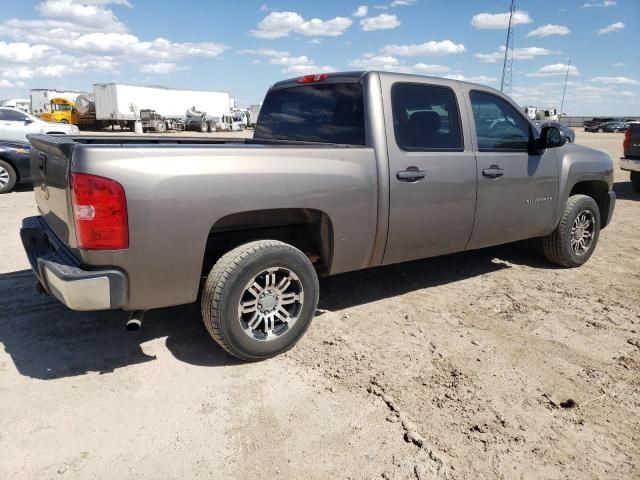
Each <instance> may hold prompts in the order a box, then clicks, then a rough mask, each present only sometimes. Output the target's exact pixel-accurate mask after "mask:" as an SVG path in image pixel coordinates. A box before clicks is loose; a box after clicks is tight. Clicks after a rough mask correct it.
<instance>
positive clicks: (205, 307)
mask: <svg viewBox="0 0 640 480" xmlns="http://www.w3.org/2000/svg"><path fill="white" fill-rule="evenodd" d="M274 247H275V248H280V249H282V250H285V251H288V252H290V253H293V254H294V255H295V254H296V253H300V254H302V252H300V251H299V250H298V249H296V248H295V247H292V246H291V245H289V244H287V243H284V242H280V241H278V240H257V241H253V242H249V243H245V244H244V245H240V246H239V247H236V248H234V249H233V250H230V251H229V252H227V253H226V254H224V255H223V256H222V257H221V258H220V260H218V261H217V262H216V264H215V265H214V266H213V268H212V269H211V272H210V273H209V276H208V277H207V281H206V283H205V286H204V290H203V294H202V303H201V313H202V320H203V321H204V325H205V327H206V328H207V331H208V332H209V334H210V335H211V337H213V339H214V340H215V341H216V343H218V345H220V346H221V347H222V348H224V349H225V350H226V351H227V352H228V353H230V354H231V355H233V356H234V357H237V358H240V359H242V360H245V361H257V360H260V359H258V358H252V357H246V356H245V355H242V354H241V353H240V352H238V351H236V350H235V349H234V348H233V347H232V346H231V345H230V344H229V342H228V341H227V339H226V336H225V334H224V327H223V325H222V322H221V311H220V303H221V300H222V294H223V291H224V289H225V288H226V287H227V285H228V282H229V280H230V278H231V277H232V275H233V274H234V273H235V272H236V271H237V270H238V269H239V268H240V267H241V266H242V265H243V264H244V262H246V261H247V260H248V259H249V258H251V257H252V256H254V255H256V254H257V253H259V252H260V251H262V250H266V249H271V248H274ZM302 255H304V254H302ZM292 346H293V345H292Z"/></svg>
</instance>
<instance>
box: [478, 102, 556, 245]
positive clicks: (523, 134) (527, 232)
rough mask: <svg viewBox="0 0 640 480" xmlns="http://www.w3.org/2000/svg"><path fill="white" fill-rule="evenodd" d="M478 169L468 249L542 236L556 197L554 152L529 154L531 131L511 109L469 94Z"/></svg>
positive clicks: (507, 104) (506, 103)
mask: <svg viewBox="0 0 640 480" xmlns="http://www.w3.org/2000/svg"><path fill="white" fill-rule="evenodd" d="M468 98H469V101H470V107H471V110H472V112H473V123H474V127H475V133H476V135H475V137H476V149H477V153H476V158H477V165H478V171H477V176H478V204H477V207H476V218H475V222H474V227H473V235H472V236H471V241H470V242H469V246H468V248H470V249H473V248H481V247H487V246H490V245H498V244H501V243H507V242H512V241H516V240H522V239H525V238H531V237H537V236H540V235H543V234H544V233H546V229H547V228H548V226H549V223H550V222H551V219H552V217H553V213H554V210H555V207H556V203H557V196H558V174H559V171H558V170H559V167H558V159H557V157H556V153H555V151H554V150H553V149H547V150H546V151H544V153H542V154H537V153H530V150H531V149H530V148H529V146H530V145H529V142H530V141H531V138H532V135H533V130H532V126H531V124H530V123H529V121H528V120H526V119H525V118H524V116H523V115H522V114H521V113H520V111H519V110H517V109H516V108H515V107H514V106H513V105H511V104H510V103H509V102H507V101H506V100H505V99H503V98H500V97H499V96H497V95H493V94H490V93H487V92H480V91H474V90H471V91H470V92H469V94H468Z"/></svg>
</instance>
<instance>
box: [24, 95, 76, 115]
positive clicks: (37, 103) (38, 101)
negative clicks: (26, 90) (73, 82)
mask: <svg viewBox="0 0 640 480" xmlns="http://www.w3.org/2000/svg"><path fill="white" fill-rule="evenodd" d="M86 93H87V92H82V91H76V90H53V89H50V88H33V89H31V91H30V94H31V95H30V96H31V113H33V114H34V115H35V116H37V117H39V116H40V115H41V114H42V113H44V112H50V111H51V99H52V98H64V99H65V100H69V101H70V102H75V101H76V98H78V95H82V94H86Z"/></svg>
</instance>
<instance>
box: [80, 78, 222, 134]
mask: <svg viewBox="0 0 640 480" xmlns="http://www.w3.org/2000/svg"><path fill="white" fill-rule="evenodd" d="M93 94H94V97H95V106H96V119H97V120H98V121H100V122H101V123H102V124H103V125H105V124H106V125H109V124H110V125H120V126H121V127H128V128H133V125H134V121H135V120H136V119H138V118H139V112H140V110H152V111H154V112H155V113H156V114H158V115H159V116H161V117H164V118H166V119H184V118H185V114H186V111H187V110H188V109H192V108H193V109H195V110H199V111H202V112H206V117H207V118H213V117H216V118H218V117H219V118H221V117H222V116H223V115H226V114H228V112H229V98H230V97H229V94H228V93H226V92H208V91H201V90H178V89H174V88H167V87H149V86H141V85H126V84H123V83H96V84H94V85H93Z"/></svg>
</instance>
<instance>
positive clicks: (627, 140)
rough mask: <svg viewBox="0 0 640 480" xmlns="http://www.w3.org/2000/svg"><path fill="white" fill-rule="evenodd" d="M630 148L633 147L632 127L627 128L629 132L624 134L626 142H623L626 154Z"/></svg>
mask: <svg viewBox="0 0 640 480" xmlns="http://www.w3.org/2000/svg"><path fill="white" fill-rule="evenodd" d="M630 146H631V127H629V128H627V130H626V131H625V132H624V141H623V142H622V148H623V149H624V151H625V152H626V151H627V150H629V147H630Z"/></svg>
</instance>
